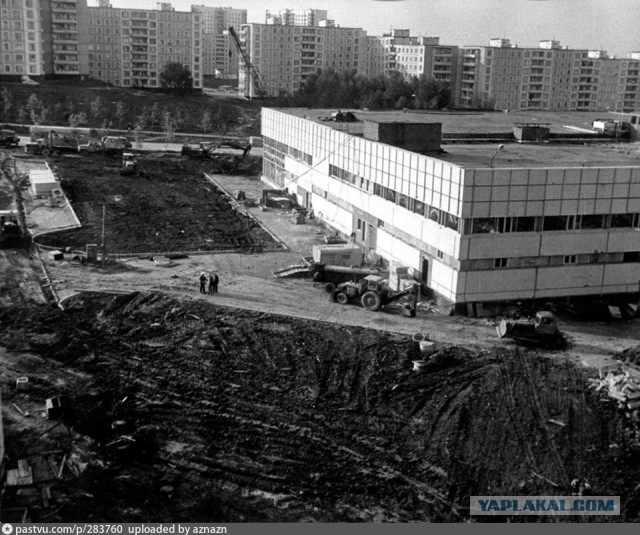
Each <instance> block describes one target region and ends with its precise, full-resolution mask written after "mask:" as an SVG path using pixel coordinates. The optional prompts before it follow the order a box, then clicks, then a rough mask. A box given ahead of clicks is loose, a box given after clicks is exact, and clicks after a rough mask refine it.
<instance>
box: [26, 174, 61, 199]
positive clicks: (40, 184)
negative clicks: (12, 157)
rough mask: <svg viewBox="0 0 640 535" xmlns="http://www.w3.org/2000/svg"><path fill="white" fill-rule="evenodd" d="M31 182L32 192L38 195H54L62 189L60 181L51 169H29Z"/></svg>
mask: <svg viewBox="0 0 640 535" xmlns="http://www.w3.org/2000/svg"><path fill="white" fill-rule="evenodd" d="M29 183H30V184H31V193H33V194H34V195H36V196H40V195H53V192H54V191H60V183H59V182H58V180H57V179H56V177H55V176H54V174H53V171H51V169H48V168H47V169H32V170H31V171H29Z"/></svg>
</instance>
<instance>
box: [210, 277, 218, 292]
mask: <svg viewBox="0 0 640 535" xmlns="http://www.w3.org/2000/svg"><path fill="white" fill-rule="evenodd" d="M218 280H219V279H218V274H217V273H212V274H211V278H210V279H209V290H210V291H211V293H214V294H217V293H218ZM212 288H213V290H212Z"/></svg>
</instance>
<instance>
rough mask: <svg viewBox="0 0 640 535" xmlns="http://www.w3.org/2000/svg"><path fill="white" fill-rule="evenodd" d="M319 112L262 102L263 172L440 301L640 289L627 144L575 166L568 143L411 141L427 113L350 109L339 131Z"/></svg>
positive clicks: (639, 185)
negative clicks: (352, 115) (500, 145)
mask: <svg viewBox="0 0 640 535" xmlns="http://www.w3.org/2000/svg"><path fill="white" fill-rule="evenodd" d="M508 58H509V57H508V56H507V59H508ZM321 115H322V113H320V112H318V113H316V114H313V115H311V114H310V113H309V110H291V109H287V110H278V109H269V108H264V109H263V115H262V134H263V140H264V164H263V165H264V168H263V178H264V180H265V181H267V182H268V183H270V184H272V185H274V186H276V187H280V188H285V189H287V190H288V191H289V192H290V193H292V194H295V195H296V197H297V200H298V202H299V203H300V205H302V206H305V207H311V206H312V207H313V210H314V212H315V214H316V215H317V216H318V217H319V218H320V219H321V220H322V221H323V222H324V224H326V225H328V226H329V227H330V228H332V229H334V230H336V231H337V232H338V233H339V234H341V235H342V236H344V237H352V238H355V241H356V243H357V244H358V245H360V246H361V247H362V248H363V249H364V250H365V252H366V253H367V255H368V256H369V258H381V259H383V260H384V261H386V262H389V263H391V262H395V263H400V264H402V265H404V266H406V267H408V268H409V270H410V273H411V274H412V276H413V278H414V279H416V280H419V281H421V282H422V283H423V284H424V285H425V286H427V287H429V288H431V289H432V290H433V291H435V292H436V293H437V295H439V296H440V298H441V299H442V301H443V302H446V303H450V304H451V303H455V304H460V305H461V304H466V303H475V302H492V301H508V300H520V299H540V298H552V297H560V296H585V295H602V294H622V293H629V294H631V293H635V292H638V291H639V290H640V166H638V159H637V155H633V154H624V153H620V152H619V151H616V150H613V149H611V148H609V147H607V146H606V145H603V147H602V148H598V147H597V146H593V145H591V146H589V147H584V154H583V157H584V158H585V161H586V159H587V158H588V159H589V163H588V165H585V164H584V163H583V165H582V166H576V163H575V162H576V158H577V156H576V153H575V151H576V147H575V145H571V146H570V148H566V147H563V146H553V147H551V146H549V145H526V144H525V145H519V144H514V145H513V146H509V147H508V148H505V149H504V151H505V155H504V156H503V158H505V160H506V159H507V158H508V161H503V162H500V160H499V159H497V158H496V155H497V152H496V148H495V146H494V145H491V146H487V145H482V144H473V145H458V144H456V145H455V146H453V145H452V146H449V147H447V153H446V154H439V153H437V152H435V151H433V152H429V146H425V147H424V148H423V149H424V150H421V148H420V147H419V146H416V145H415V143H414V142H415V141H416V140H420V139H424V136H422V135H421V134H420V135H411V132H413V133H414V134H415V133H421V132H423V131H424V132H425V133H426V132H427V131H428V132H437V128H435V126H436V125H433V123H429V122H428V120H426V119H425V120H420V119H414V121H415V123H413V122H408V119H407V118H406V114H403V113H390V112H383V113H376V112H363V111H359V112H357V116H358V119H359V120H360V121H362V122H360V123H357V124H353V123H351V124H350V127H349V131H348V132H347V131H345V130H344V128H340V125H336V124H335V123H326V122H323V121H320V120H318V116H321ZM581 117H582V116H581ZM639 118H640V114H636V115H635V120H636V122H637V121H638V119H639ZM563 120H565V119H563ZM581 120H582V119H581ZM372 125H373V128H372ZM384 125H388V126H389V127H388V128H384V127H383V126H384ZM358 128H359V129H358ZM385 132H386V133H385ZM399 132H402V134H401V135H398V133H399ZM372 133H374V134H376V135H371V134H372ZM410 139H411V140H413V141H412V142H411V144H410V143H409V140H410ZM437 145H438V144H437V143H435V144H434V146H433V147H431V148H432V149H434V148H436V147H437ZM506 151H508V156H507V155H506ZM578 158H580V156H578ZM550 162H553V163H550Z"/></svg>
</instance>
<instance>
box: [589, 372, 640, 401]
mask: <svg viewBox="0 0 640 535" xmlns="http://www.w3.org/2000/svg"><path fill="white" fill-rule="evenodd" d="M589 381H590V382H591V384H592V386H593V387H594V388H595V389H596V391H599V390H603V389H607V394H608V396H609V397H610V398H612V399H615V400H616V401H619V402H620V404H621V406H622V407H623V408H626V409H630V410H633V409H637V408H640V380H639V379H638V378H635V377H632V376H631V375H630V374H629V372H628V371H624V372H612V371H610V372H608V373H607V375H606V376H605V377H604V378H601V379H590V380H589Z"/></svg>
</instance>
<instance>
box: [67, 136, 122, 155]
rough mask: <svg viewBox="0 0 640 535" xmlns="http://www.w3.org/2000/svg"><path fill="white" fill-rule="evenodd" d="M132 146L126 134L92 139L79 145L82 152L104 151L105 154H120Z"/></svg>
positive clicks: (79, 150)
mask: <svg viewBox="0 0 640 535" xmlns="http://www.w3.org/2000/svg"><path fill="white" fill-rule="evenodd" d="M131 147H132V145H131V142H130V141H129V140H128V139H127V138H126V137H124V136H104V137H103V138H102V139H100V140H97V139H92V140H91V141H89V142H88V143H83V144H81V145H78V152H79V153H80V154H87V153H90V152H102V153H104V154H119V153H121V152H123V151H125V150H126V149H130V148H131Z"/></svg>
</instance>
